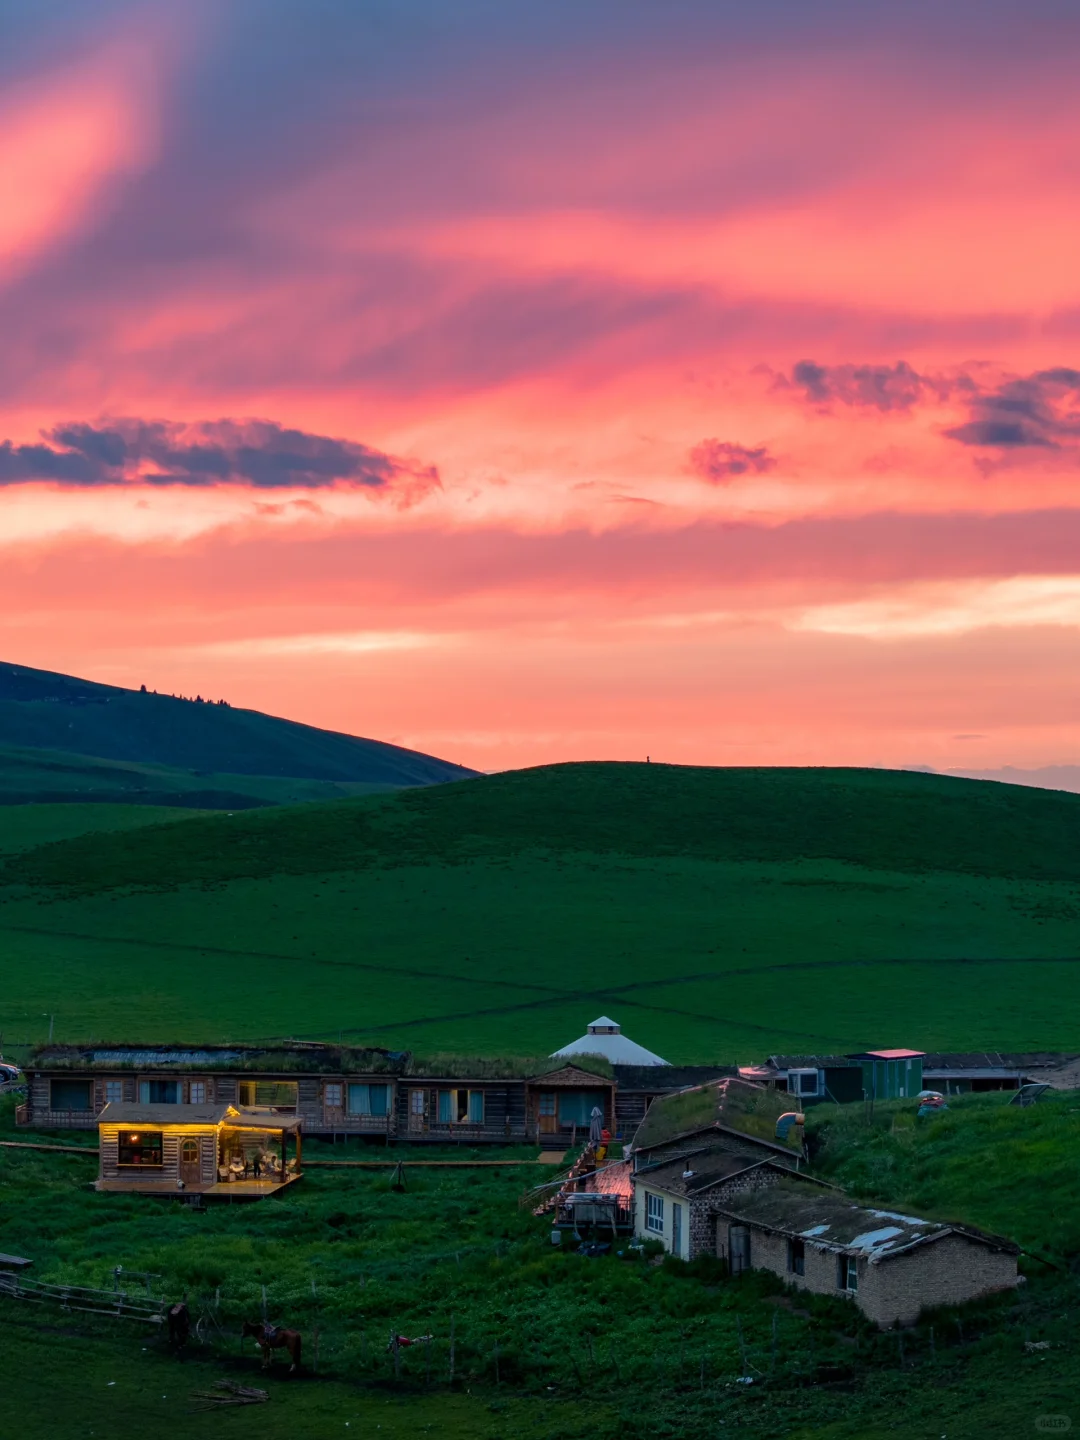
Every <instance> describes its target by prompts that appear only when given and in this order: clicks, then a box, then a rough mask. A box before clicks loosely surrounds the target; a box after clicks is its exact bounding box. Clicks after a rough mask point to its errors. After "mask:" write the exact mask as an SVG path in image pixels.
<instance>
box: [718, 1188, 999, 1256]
mask: <svg viewBox="0 0 1080 1440" xmlns="http://www.w3.org/2000/svg"><path fill="white" fill-rule="evenodd" d="M723 1213H724V1214H727V1215H731V1216H732V1217H733V1218H734V1219H735V1220H739V1221H744V1222H746V1223H747V1224H750V1225H757V1226H761V1227H762V1228H764V1229H767V1230H772V1231H775V1232H777V1233H779V1234H782V1235H789V1236H791V1237H792V1238H793V1239H800V1240H812V1241H813V1242H814V1243H815V1244H817V1245H823V1246H825V1247H827V1248H828V1249H832V1250H842V1251H846V1252H849V1253H850V1252H854V1253H856V1254H862V1255H865V1256H867V1258H868V1259H869V1260H870V1261H871V1263H875V1262H877V1261H878V1260H881V1259H887V1258H888V1257H889V1256H891V1255H895V1254H897V1253H898V1252H899V1251H901V1250H906V1249H909V1248H910V1247H912V1246H914V1245H921V1244H924V1243H926V1242H927V1241H931V1240H940V1239H942V1238H943V1237H944V1236H945V1235H949V1234H958V1235H964V1236H966V1237H967V1238H968V1239H970V1240H975V1241H978V1242H979V1243H981V1244H986V1245H990V1246H991V1247H993V1248H994V1249H997V1250H1006V1251H1008V1252H1009V1253H1011V1254H1017V1253H1019V1246H1017V1245H1015V1244H1013V1242H1012V1241H1011V1240H1005V1239H1003V1238H1002V1237H1001V1236H998V1235H989V1234H987V1233H986V1232H985V1231H982V1230H976V1229H974V1228H973V1227H972V1226H969V1225H957V1224H954V1223H952V1222H950V1221H942V1220H925V1219H923V1218H921V1217H920V1216H917V1215H905V1214H902V1213H900V1212H899V1211H895V1210H878V1209H874V1208H871V1207H869V1206H863V1205H856V1204H855V1203H854V1201H852V1200H847V1199H845V1198H844V1197H843V1196H841V1195H839V1194H836V1193H832V1194H830V1193H828V1192H824V1193H823V1192H821V1191H818V1190H810V1189H809V1188H808V1187H807V1186H806V1185H805V1184H803V1183H801V1182H798V1181H781V1182H780V1184H779V1185H774V1186H771V1187H770V1188H769V1189H767V1190H757V1191H751V1192H750V1193H749V1194H747V1195H745V1196H743V1195H740V1196H739V1197H738V1199H737V1201H735V1202H733V1203H732V1205H731V1206H730V1207H728V1206H726V1205H725V1206H724V1207H723Z"/></svg>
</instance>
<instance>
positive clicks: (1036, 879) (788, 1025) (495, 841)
mask: <svg viewBox="0 0 1080 1440" xmlns="http://www.w3.org/2000/svg"><path fill="white" fill-rule="evenodd" d="M1078 821H1080V797H1076V796H1072V795H1063V794H1057V793H1054V792H1046V791H1039V790H1034V789H1030V788H1025V787H1019V786H1015V787H1014V786H1006V785H996V784H991V783H986V782H979V781H969V780H959V779H952V778H949V777H945V776H938V775H927V774H921V773H908V772H888V771H860V770H708V769H692V768H678V767H668V766H659V765H652V766H645V765H616V764H610V765H608V764H597V765H562V766H552V767H547V768H543V769H537V770H531V771H520V772H514V773H509V774H504V775H498V776H493V777H488V778H484V779H477V780H468V781H463V782H461V783H458V784H452V785H446V786H439V787H433V788H427V789H415V790H404V791H400V792H397V793H395V794H392V795H382V796H373V797H368V798H365V799H360V800H351V801H338V802H335V803H332V804H314V805H304V806H300V807H293V808H280V809H266V810H259V811H249V812H246V813H234V814H232V815H221V814H218V815H202V816H195V817H193V818H190V819H184V820H177V821H176V822H175V823H172V824H169V825H165V826H162V825H156V824H155V825H149V826H143V827H141V828H140V829H138V830H137V831H134V830H127V831H124V830H119V829H118V830H116V831H115V832H114V833H111V834H108V835H105V834H94V835H89V836H84V837H81V838H80V837H78V836H75V837H74V838H68V839H62V840H58V841H57V842H56V843H50V844H41V845H36V846H33V845H31V846H26V847H23V848H22V849H21V851H20V853H18V854H11V855H9V856H8V857H7V858H6V860H5V862H4V864H3V866H2V868H0V945H2V947H3V953H4V954H5V955H6V956H7V958H8V966H7V969H8V971H9V975H8V976H7V977H6V979H7V983H6V985H5V988H4V990H3V991H2V993H0V1028H2V1029H3V1030H4V1033H5V1035H6V1036H8V1037H12V1038H24V1036H25V1037H26V1038H31V1039H33V1038H39V1037H40V1036H41V1035H42V1034H43V1032H44V1030H45V1029H46V1028H47V1025H48V1020H47V1018H44V1017H47V1016H48V1015H50V1014H55V1015H56V1016H57V1020H56V1038H57V1039H60V1040H78V1039H84V1038H94V1037H97V1038H127V1039H140V1038H146V1039H151V1038H152V1039H160V1040H166V1039H178V1040H217V1039H221V1038H223V1037H232V1038H237V1039H240V1038H269V1037H272V1036H282V1035H293V1036H302V1037H310V1038H318V1037H333V1036H337V1035H339V1034H340V1035H342V1036H343V1037H348V1038H351V1039H355V1040H368V1039H370V1040H371V1041H373V1042H375V1043H379V1044H390V1045H394V1044H401V1045H403V1046H407V1047H408V1048H411V1049H413V1050H414V1051H416V1052H418V1053H424V1052H428V1053H430V1052H432V1051H436V1050H457V1051H460V1052H466V1053H472V1054H484V1053H486V1054H500V1053H502V1054H519V1055H535V1054H537V1053H546V1052H547V1051H549V1050H552V1049H554V1048H555V1047H556V1046H557V1045H559V1044H563V1043H565V1042H566V1041H567V1040H569V1039H572V1038H573V1037H575V1036H576V1035H579V1034H581V1032H582V1030H583V1028H584V1026H585V1024H586V1023H587V1022H588V1021H589V1020H591V1019H592V1018H593V1017H594V1015H596V1014H598V1013H601V1012H607V1013H611V1014H614V1015H615V1017H616V1018H617V1019H619V1020H620V1021H621V1022H622V1023H623V1025H624V1027H625V1028H626V1030H627V1031H628V1033H629V1034H630V1035H631V1036H632V1037H633V1038H635V1039H637V1040H639V1041H640V1042H641V1043H642V1044H645V1045H647V1046H648V1047H649V1048H650V1049H654V1050H656V1051H657V1052H658V1053H659V1054H661V1055H664V1056H665V1057H666V1058H667V1059H669V1060H671V1061H673V1062H691V1061H712V1060H733V1059H738V1060H746V1059H755V1058H758V1057H760V1056H761V1055H763V1054H766V1053H770V1052H771V1051H776V1050H783V1051H788V1052H793V1051H802V1052H805V1051H821V1050H828V1051H834V1050H845V1049H857V1048H863V1047H866V1046H870V1045H885V1044H893V1045H911V1046H914V1047H916V1048H923V1049H949V1048H956V1049H961V1048H972V1049H975V1048H979V1049H981V1048H984V1047H985V1048H999V1049H1010V1050H1028V1049H1031V1050H1035V1049H1063V1050H1080V984H1078V983H1077V980H1078V979H1080V940H1078V935H1080V926H1078V922H1080V825H1078ZM43 838H44V837H43Z"/></svg>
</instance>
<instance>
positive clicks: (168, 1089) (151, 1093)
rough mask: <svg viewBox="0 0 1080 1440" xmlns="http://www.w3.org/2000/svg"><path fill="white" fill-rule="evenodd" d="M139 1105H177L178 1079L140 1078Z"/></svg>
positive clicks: (178, 1099) (178, 1097) (178, 1096)
mask: <svg viewBox="0 0 1080 1440" xmlns="http://www.w3.org/2000/svg"><path fill="white" fill-rule="evenodd" d="M139 1104H140V1105H179V1104H180V1081H179V1080H140V1081H139Z"/></svg>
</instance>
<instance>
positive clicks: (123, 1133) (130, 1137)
mask: <svg viewBox="0 0 1080 1440" xmlns="http://www.w3.org/2000/svg"><path fill="white" fill-rule="evenodd" d="M147 1137H150V1138H152V1139H156V1141H157V1144H156V1145H153V1144H151V1145H148V1144H147V1143H146V1139H147ZM125 1138H126V1139H127V1141H128V1144H126V1145H125V1144H124V1141H125ZM132 1141H134V1142H138V1143H134V1144H133V1143H131V1142H132ZM125 1151H126V1152H127V1153H128V1155H132V1154H134V1153H135V1152H136V1151H138V1152H139V1153H140V1155H141V1154H145V1153H147V1152H149V1153H150V1154H151V1155H156V1156H157V1159H150V1160H146V1159H140V1160H132V1159H128V1160H125V1159H124V1158H123V1157H124V1153H125ZM116 1164H117V1166H118V1168H120V1169H122V1170H155V1169H156V1170H160V1169H161V1168H162V1166H163V1165H164V1164H165V1134H164V1131H162V1130H154V1129H149V1130H144V1129H139V1130H119V1131H117V1135H116Z"/></svg>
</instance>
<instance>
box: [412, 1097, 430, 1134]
mask: <svg viewBox="0 0 1080 1440" xmlns="http://www.w3.org/2000/svg"><path fill="white" fill-rule="evenodd" d="M426 1110H427V1092H426V1091H425V1090H421V1089H419V1088H416V1089H414V1090H410V1091H409V1129H410V1130H412V1131H418V1130H423V1128H424V1115H425V1112H426Z"/></svg>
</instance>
